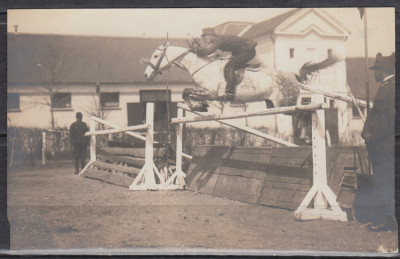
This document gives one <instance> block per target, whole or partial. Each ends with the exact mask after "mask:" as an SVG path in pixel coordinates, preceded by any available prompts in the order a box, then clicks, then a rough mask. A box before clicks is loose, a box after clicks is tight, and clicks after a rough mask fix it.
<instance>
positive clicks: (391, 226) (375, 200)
mask: <svg viewBox="0 0 400 259" xmlns="http://www.w3.org/2000/svg"><path fill="white" fill-rule="evenodd" d="M370 69H371V70H374V76H375V81H376V82H380V85H379V89H378V92H377V93H376V96H375V98H374V102H373V103H374V106H373V107H372V109H371V111H370V112H369V113H368V118H367V120H366V121H365V125H364V128H363V131H362V134H361V136H362V137H363V138H364V140H365V143H366V145H367V150H368V156H369V159H370V160H371V163H372V169H373V175H372V188H373V189H372V190H371V206H372V207H373V208H374V210H375V211H374V213H373V214H374V215H373V216H374V219H373V222H372V224H370V225H369V226H368V229H369V230H371V231H388V230H393V231H394V230H397V227H396V223H395V210H394V205H395V204H394V198H395V197H394V189H395V181H394V179H395V177H394V173H395V167H394V166H395V164H394V161H395V159H394V155H395V114H394V110H395V76H394V72H395V55H394V53H393V54H392V55H391V56H387V57H384V56H382V54H381V53H378V54H377V55H376V60H375V63H374V66H372V67H371V68H370Z"/></svg>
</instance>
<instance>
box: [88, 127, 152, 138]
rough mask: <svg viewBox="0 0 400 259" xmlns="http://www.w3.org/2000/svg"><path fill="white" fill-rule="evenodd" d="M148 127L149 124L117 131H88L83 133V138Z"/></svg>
mask: <svg viewBox="0 0 400 259" xmlns="http://www.w3.org/2000/svg"><path fill="white" fill-rule="evenodd" d="M148 127H149V124H143V125H136V126H130V127H124V128H119V129H108V130H99V131H89V132H86V133H85V136H92V135H105V134H113V133H120V132H124V131H129V130H140V129H147V128H148Z"/></svg>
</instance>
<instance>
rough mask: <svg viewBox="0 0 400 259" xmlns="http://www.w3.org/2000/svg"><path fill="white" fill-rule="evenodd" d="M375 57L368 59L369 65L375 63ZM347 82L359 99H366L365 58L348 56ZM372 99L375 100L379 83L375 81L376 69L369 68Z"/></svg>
mask: <svg viewBox="0 0 400 259" xmlns="http://www.w3.org/2000/svg"><path fill="white" fill-rule="evenodd" d="M374 60H375V58H369V59H368V64H369V65H368V67H370V66H371V65H372V64H373V63H374ZM346 77H347V83H348V85H349V87H350V89H351V91H352V93H353V95H354V96H355V97H356V98H358V99H363V100H365V99H366V92H365V89H366V83H365V81H366V79H365V59H364V58H361V57H360V58H359V57H354V58H346ZM368 80H369V92H370V100H373V98H374V96H375V95H376V92H377V91H378V83H376V82H375V77H374V71H372V70H369V69H368Z"/></svg>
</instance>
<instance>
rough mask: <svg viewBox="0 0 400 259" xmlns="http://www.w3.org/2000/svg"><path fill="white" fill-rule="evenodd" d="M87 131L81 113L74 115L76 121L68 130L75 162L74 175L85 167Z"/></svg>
mask: <svg viewBox="0 0 400 259" xmlns="http://www.w3.org/2000/svg"><path fill="white" fill-rule="evenodd" d="M87 131H88V127H87V125H86V123H84V122H82V113H80V112H77V113H76V121H75V122H74V123H72V124H71V127H70V130H69V137H70V143H71V147H72V155H73V158H74V161H75V174H78V173H79V164H80V166H81V167H80V169H81V170H82V169H83V168H84V167H85V164H86V163H85V159H86V149H87V145H88V137H86V136H85V132H87Z"/></svg>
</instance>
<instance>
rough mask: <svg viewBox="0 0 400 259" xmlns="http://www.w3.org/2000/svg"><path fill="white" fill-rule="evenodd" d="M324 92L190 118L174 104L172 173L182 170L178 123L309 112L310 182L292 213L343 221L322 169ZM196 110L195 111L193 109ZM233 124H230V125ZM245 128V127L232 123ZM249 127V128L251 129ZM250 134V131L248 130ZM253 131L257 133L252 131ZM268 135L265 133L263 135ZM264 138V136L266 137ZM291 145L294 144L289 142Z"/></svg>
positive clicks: (310, 217) (299, 216)
mask: <svg viewBox="0 0 400 259" xmlns="http://www.w3.org/2000/svg"><path fill="white" fill-rule="evenodd" d="M323 102H324V96H323V95H322V94H314V95H312V103H311V104H308V105H300V106H289V107H279V108H273V109H267V110H263V111H257V112H244V113H237V114H205V115H200V116H195V117H193V118H190V117H183V108H184V107H183V106H181V105H180V106H178V118H173V119H172V120H171V123H174V124H177V134H176V135H177V153H176V166H177V167H176V171H175V173H174V176H175V177H176V176H184V172H183V171H182V167H181V165H182V154H181V152H182V125H183V123H188V122H199V121H211V120H215V121H219V122H221V123H224V124H226V125H229V126H231V125H230V124H231V123H230V122H229V123H227V122H223V120H226V119H235V118H244V117H252V116H264V115H272V114H279V113H285V114H289V113H295V112H298V111H310V112H312V154H313V185H312V187H311V189H310V191H309V192H308V193H307V195H306V196H305V198H304V200H303V201H302V202H301V204H300V205H299V207H298V208H297V210H296V211H295V213H294V214H295V217H296V218H297V219H299V220H311V219H321V218H322V219H331V220H340V221H347V214H346V212H344V211H343V210H342V209H341V208H340V206H339V204H338V203H337V201H336V195H335V194H334V192H333V191H332V190H331V188H330V187H329V186H328V184H327V170H326V145H325V114H324V110H323V109H324V108H326V106H325V104H324V103H323ZM196 114H199V113H196ZM235 126H237V124H233V127H235ZM236 128H240V129H242V130H244V131H247V132H249V133H252V131H251V130H250V131H248V130H247V129H246V128H245V127H236ZM252 130H253V129H252ZM252 134H254V133H252ZM255 135H257V134H255ZM267 137H269V136H267ZM267 139H268V138H267ZM293 145H294V144H293ZM313 200H314V203H313V204H311V202H312V201H313Z"/></svg>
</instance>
